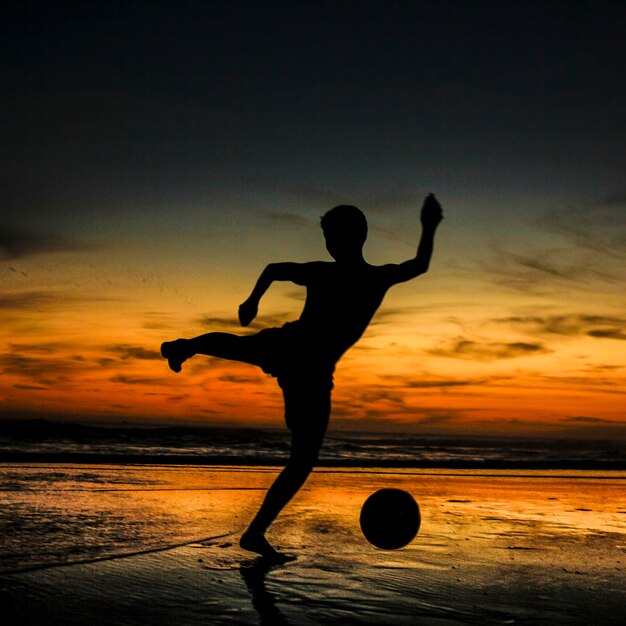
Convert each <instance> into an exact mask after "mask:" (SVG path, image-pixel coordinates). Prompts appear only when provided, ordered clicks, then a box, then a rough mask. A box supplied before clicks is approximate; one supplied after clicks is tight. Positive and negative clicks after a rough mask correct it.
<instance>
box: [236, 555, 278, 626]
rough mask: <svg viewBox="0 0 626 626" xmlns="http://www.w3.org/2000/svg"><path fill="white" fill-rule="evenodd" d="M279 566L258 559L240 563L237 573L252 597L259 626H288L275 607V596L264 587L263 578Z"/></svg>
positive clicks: (269, 560)
mask: <svg viewBox="0 0 626 626" xmlns="http://www.w3.org/2000/svg"><path fill="white" fill-rule="evenodd" d="M278 565H280V564H279V563H276V561H273V560H272V559H268V558H264V557H262V556H261V557H259V558H258V559H255V560H254V561H248V562H247V563H242V564H241V567H240V568H239V573H240V574H241V577H242V578H243V580H244V582H245V583H246V587H247V588H248V591H249V592H250V595H251V596H252V606H254V608H255V609H256V611H257V613H258V614H259V624H260V625H261V626H289V622H288V621H287V619H286V618H285V616H284V615H283V614H282V613H281V612H280V610H279V609H278V607H277V606H276V596H275V595H274V594H273V593H271V592H270V591H268V590H267V589H266V587H265V576H266V575H267V573H268V572H269V571H270V570H271V569H272V568H274V567H277V566H278Z"/></svg>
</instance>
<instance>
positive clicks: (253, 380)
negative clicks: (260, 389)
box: [217, 374, 262, 385]
mask: <svg viewBox="0 0 626 626" xmlns="http://www.w3.org/2000/svg"><path fill="white" fill-rule="evenodd" d="M217 380H220V381H223V382H226V383H237V384H244V385H258V384H259V383H260V382H261V380H262V379H261V378H260V377H259V376H246V375H243V374H241V375H238V374H223V375H222V376H218V379H217Z"/></svg>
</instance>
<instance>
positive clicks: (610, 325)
mask: <svg viewBox="0 0 626 626" xmlns="http://www.w3.org/2000/svg"><path fill="white" fill-rule="evenodd" d="M494 321H495V322H498V323H502V324H510V325H512V326H513V327H516V328H521V329H524V330H526V331H528V332H530V333H534V334H554V335H570V336H574V335H586V336H588V337H596V338H598V339H620V340H626V332H625V330H624V329H626V319H625V318H621V317H616V316H608V315H607V316H603V315H584V314H570V315H544V316H539V315H527V316H513V317H504V318H498V319H496V320H494Z"/></svg>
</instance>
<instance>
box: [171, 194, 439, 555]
mask: <svg viewBox="0 0 626 626" xmlns="http://www.w3.org/2000/svg"><path fill="white" fill-rule="evenodd" d="M420 219H421V223H422V236H421V239H420V242H419V246H418V248H417V254H416V255H415V257H414V258H412V259H409V260H408V261H405V262H404V263H399V264H393V263H390V264H388V265H380V266H376V265H370V264H369V263H368V262H367V261H365V259H364V258H363V244H364V243H365V240H366V238H367V221H366V219H365V215H363V213H362V212H361V211H360V210H359V209H357V208H356V207H354V206H348V205H341V206H337V207H335V208H334V209H331V210H330V211H328V213H326V214H325V215H324V216H323V217H322V221H321V227H322V231H323V233H324V238H325V240H326V249H327V250H328V252H329V253H330V255H331V256H332V257H333V259H334V262H323V261H313V262H311V263H271V264H270V265H268V266H267V267H266V268H265V269H264V270H263V272H262V273H261V276H260V277H259V279H258V281H257V283H256V285H255V287H254V289H253V290H252V293H251V294H250V296H249V297H248V299H247V300H246V301H245V302H244V303H243V304H242V305H241V306H240V307H239V321H240V322H241V325H242V326H248V324H250V322H252V320H254V318H255V317H256V316H257V311H258V306H259V301H260V300H261V297H262V296H263V294H264V293H265V292H266V291H267V289H268V288H269V286H270V285H271V284H272V283H273V282H274V281H277V280H279V281H291V282H293V283H295V284H296V285H303V286H305V287H306V290H307V292H306V301H305V303H304V308H303V310H302V314H301V315H300V318H299V319H298V320H296V321H294V322H288V323H287V324H285V325H284V326H282V327H280V328H267V329H265V330H261V331H260V332H258V333H255V334H253V335H245V336H239V335H234V334H231V333H219V332H215V333H207V334H205V335H200V336H199V337H194V338H193V339H177V340H175V341H166V342H165V343H163V344H162V346H161V354H162V355H163V357H164V358H166V359H167V361H168V364H169V366H170V368H171V369H172V370H173V371H174V372H180V371H181V369H182V364H183V363H184V362H185V361H186V360H187V359H189V358H191V357H193V356H195V355H197V354H204V355H207V356H213V357H219V358H222V359H231V360H234V361H242V362H244V363H249V364H251V365H256V366H257V367H260V368H261V369H262V370H263V371H264V372H266V373H268V374H271V375H272V376H274V377H276V379H277V381H278V385H279V386H280V388H281V389H282V392H283V398H284V403H285V421H286V423H287V427H288V428H289V429H290V431H291V452H290V456H289V461H288V462H287V465H286V466H285V468H284V469H283V471H282V472H281V473H280V474H279V476H278V478H276V480H275V481H274V483H273V484H272V486H271V487H270V488H269V490H268V492H267V494H266V496H265V500H264V501H263V504H262V505H261V508H260V509H259V511H258V513H257V514H256V516H255V517H254V519H253V520H252V522H251V523H250V526H249V527H248V529H247V530H246V531H245V532H244V534H243V535H242V537H241V539H240V542H239V543H240V546H241V547H242V548H244V549H245V550H249V551H251V552H256V553H258V554H260V555H261V556H264V557H267V558H271V559H273V560H276V561H284V560H287V558H288V557H287V556H286V555H284V554H282V553H280V552H277V551H276V550H275V549H274V548H273V547H272V546H271V544H270V543H269V542H268V540H267V539H266V538H265V532H266V531H267V529H268V528H269V526H270V524H271V523H272V522H273V521H274V520H275V519H276V517H277V516H278V514H279V513H280V512H281V510H282V509H283V508H284V507H285V505H286V504H287V503H288V502H289V501H290V500H291V498H293V496H294V495H295V494H296V493H297V492H298V490H299V489H300V487H302V485H303V484H304V482H305V481H306V479H307V477H308V476H309V474H310V473H311V471H312V470H313V468H314V466H315V464H316V462H317V458H318V454H319V451H320V448H321V446H322V442H323V441H324V435H325V433H326V428H327V426H328V420H329V417H330V395H331V390H332V388H333V372H334V369H335V364H336V363H337V361H338V360H339V359H340V358H341V356H342V355H343V354H344V352H346V350H348V348H350V347H351V346H352V345H354V344H355V343H356V342H357V341H358V339H359V338H360V337H361V335H362V334H363V333H364V331H365V329H366V328H367V326H368V324H369V322H370V321H371V319H372V317H373V316H374V313H375V312H376V310H377V309H378V307H379V306H380V304H381V302H382V301H383V298H384V297H385V294H386V293H387V290H388V289H389V288H390V287H392V286H393V285H396V284H398V283H402V282H406V281H408V280H411V279H412V278H415V277H416V276H419V275H420V274H423V273H425V272H426V271H427V270H428V265H429V263H430V259H431V256H432V252H433V242H434V237H435V231H436V230H437V226H438V225H439V223H440V222H441V220H442V219H443V215H442V211H441V205H440V204H439V202H438V201H437V200H436V198H435V196H434V195H433V194H430V195H429V196H427V197H426V199H425V200H424V204H423V206H422V211H421V216H420Z"/></svg>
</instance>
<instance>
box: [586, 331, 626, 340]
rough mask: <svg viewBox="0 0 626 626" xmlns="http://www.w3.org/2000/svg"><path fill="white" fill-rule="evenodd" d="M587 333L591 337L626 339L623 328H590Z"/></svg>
mask: <svg viewBox="0 0 626 626" xmlns="http://www.w3.org/2000/svg"><path fill="white" fill-rule="evenodd" d="M587 335H589V337H597V338H599V339H620V340H621V341H624V340H626V333H624V332H623V331H621V330H615V329H611V328H601V329H598V330H590V331H589V332H588V333H587Z"/></svg>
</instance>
